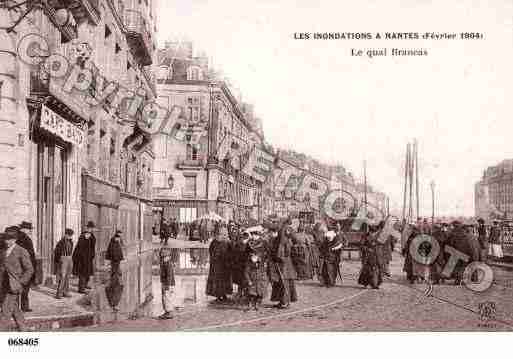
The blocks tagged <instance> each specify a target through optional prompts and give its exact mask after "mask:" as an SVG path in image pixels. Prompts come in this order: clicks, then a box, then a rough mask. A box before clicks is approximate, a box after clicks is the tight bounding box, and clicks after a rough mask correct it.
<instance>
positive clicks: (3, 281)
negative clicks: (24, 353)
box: [0, 233, 34, 331]
mask: <svg viewBox="0 0 513 359" xmlns="http://www.w3.org/2000/svg"><path fill="white" fill-rule="evenodd" d="M3 237H4V240H5V244H6V248H5V250H4V251H3V253H2V255H1V258H0V298H2V315H1V319H2V322H4V323H5V322H8V321H9V320H10V319H11V318H13V319H14V322H15V323H16V326H17V329H18V330H19V331H23V330H25V319H24V317H23V312H22V311H21V310H20V308H19V299H20V294H21V292H22V291H23V288H24V286H26V285H27V284H28V283H29V282H30V280H31V278H32V275H33V274H34V268H33V267H32V263H31V262H30V255H29V254H28V252H27V251H26V250H25V249H23V248H22V247H20V246H18V245H17V244H16V240H17V239H18V238H17V236H16V235H15V234H13V233H8V234H3Z"/></svg>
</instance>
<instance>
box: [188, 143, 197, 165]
mask: <svg viewBox="0 0 513 359" xmlns="http://www.w3.org/2000/svg"><path fill="white" fill-rule="evenodd" d="M185 156H186V159H187V160H192V161H196V160H197V159H198V149H197V148H196V147H195V146H193V145H189V144H187V147H186V153H185Z"/></svg>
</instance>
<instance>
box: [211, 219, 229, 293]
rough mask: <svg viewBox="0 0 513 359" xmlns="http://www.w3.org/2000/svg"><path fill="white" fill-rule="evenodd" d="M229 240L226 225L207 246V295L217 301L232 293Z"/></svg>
mask: <svg viewBox="0 0 513 359" xmlns="http://www.w3.org/2000/svg"><path fill="white" fill-rule="evenodd" d="M230 247H231V245H230V240H229V239H228V230H227V228H226V227H224V226H223V227H220V228H219V234H218V235H217V236H216V237H215V238H214V240H213V241H212V242H211V243H210V246H209V254H210V268H209V273H208V279H207V288H206V293H207V295H210V296H213V297H216V301H217V302H223V301H226V300H227V295H228V294H232V292H233V284H232V276H231V267H230V261H229V259H230V258H229V256H230Z"/></svg>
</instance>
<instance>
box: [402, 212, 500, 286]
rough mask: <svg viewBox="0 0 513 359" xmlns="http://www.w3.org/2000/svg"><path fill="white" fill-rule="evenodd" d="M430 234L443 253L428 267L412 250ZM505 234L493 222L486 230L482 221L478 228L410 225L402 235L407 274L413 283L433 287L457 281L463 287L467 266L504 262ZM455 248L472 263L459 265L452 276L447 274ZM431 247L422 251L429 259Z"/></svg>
mask: <svg viewBox="0 0 513 359" xmlns="http://www.w3.org/2000/svg"><path fill="white" fill-rule="evenodd" d="M422 234H426V235H429V236H430V237H431V238H433V239H434V240H435V241H436V242H437V244H438V248H439V251H438V252H437V253H436V258H433V260H434V261H433V263H431V264H427V263H422V261H418V260H415V259H414V258H413V256H412V254H411V251H410V248H411V244H412V241H413V240H414V239H415V237H417V236H418V235H422ZM503 241H504V230H503V228H501V226H500V222H499V221H497V220H496V221H493V223H492V225H491V226H486V225H485V221H484V220H483V219H482V218H479V219H478V220H477V224H463V223H461V222H459V221H453V222H451V223H436V224H429V223H428V221H427V220H424V221H423V222H418V223H416V224H407V225H405V226H404V228H403V231H402V242H403V243H402V254H403V256H404V258H405V260H404V267H403V270H404V272H406V277H407V279H408V280H409V281H410V282H411V283H415V282H417V281H427V282H430V283H433V284H439V283H443V282H445V281H446V280H454V283H455V284H458V285H459V284H460V283H461V282H462V280H463V274H464V271H465V268H466V265H467V264H468V263H469V262H484V263H486V262H488V261H489V260H500V259H501V258H503V256H504V254H503V249H502V245H503ZM448 247H451V248H453V249H455V250H457V251H459V252H460V253H463V254H465V255H467V256H468V258H469V259H468V261H467V262H464V261H461V260H460V261H458V262H457V264H456V267H455V269H454V270H453V271H452V272H451V273H444V268H445V267H446V264H447V262H448V260H449V258H450V257H451V250H450V249H448ZM431 248H432V247H431V246H430V245H429V244H428V243H427V242H425V243H423V244H421V246H420V248H419V251H421V252H422V253H423V255H424V256H425V257H426V258H428V257H429V253H430V251H431Z"/></svg>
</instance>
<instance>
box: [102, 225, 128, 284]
mask: <svg viewBox="0 0 513 359" xmlns="http://www.w3.org/2000/svg"><path fill="white" fill-rule="evenodd" d="M121 233H122V232H121V231H120V230H119V229H118V230H117V231H116V234H115V235H114V237H112V238H111V240H110V243H109V246H108V247H107V252H105V259H106V260H108V261H110V277H111V278H114V277H115V276H117V277H118V279H119V278H120V277H121V269H120V264H121V261H122V260H123V259H124V256H123V243H122V241H121Z"/></svg>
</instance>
